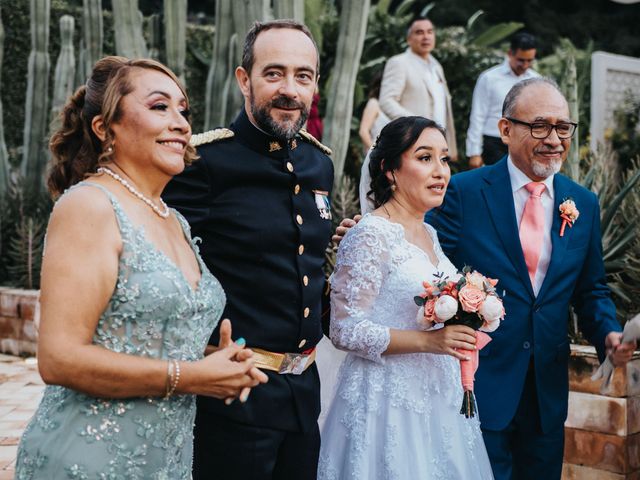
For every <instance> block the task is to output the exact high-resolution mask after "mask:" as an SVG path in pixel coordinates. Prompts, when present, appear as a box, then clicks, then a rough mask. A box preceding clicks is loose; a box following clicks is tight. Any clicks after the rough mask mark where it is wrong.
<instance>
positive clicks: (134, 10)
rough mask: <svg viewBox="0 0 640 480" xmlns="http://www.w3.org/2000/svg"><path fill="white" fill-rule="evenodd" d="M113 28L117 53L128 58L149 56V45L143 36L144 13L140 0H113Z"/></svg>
mask: <svg viewBox="0 0 640 480" xmlns="http://www.w3.org/2000/svg"><path fill="white" fill-rule="evenodd" d="M111 6H112V7H113V29H114V34H115V40H116V53H117V54H118V55H121V56H123V57H127V58H141V57H146V56H147V45H146V43H145V41H144V37H143V36H142V15H141V14H140V11H139V10H138V0H112V1H111Z"/></svg>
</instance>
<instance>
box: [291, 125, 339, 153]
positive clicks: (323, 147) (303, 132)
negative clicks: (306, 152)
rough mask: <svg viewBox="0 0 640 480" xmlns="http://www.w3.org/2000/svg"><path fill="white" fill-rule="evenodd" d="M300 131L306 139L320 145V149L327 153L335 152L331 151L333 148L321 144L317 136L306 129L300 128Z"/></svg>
mask: <svg viewBox="0 0 640 480" xmlns="http://www.w3.org/2000/svg"><path fill="white" fill-rule="evenodd" d="M298 133H300V136H301V137H302V138H303V139H304V140H306V141H307V142H309V143H310V144H312V145H315V146H316V147H318V148H319V149H320V150H322V151H323V152H324V153H326V154H327V155H331V154H332V153H333V152H331V149H330V148H329V147H327V146H326V145H323V144H321V143H320V142H319V141H318V139H317V138H316V137H314V136H313V135H311V134H310V133H309V132H307V131H306V130H305V129H302V130H300V132H298Z"/></svg>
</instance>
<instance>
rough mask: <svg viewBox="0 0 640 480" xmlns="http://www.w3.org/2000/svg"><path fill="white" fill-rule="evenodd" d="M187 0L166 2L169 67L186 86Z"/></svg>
mask: <svg viewBox="0 0 640 480" xmlns="http://www.w3.org/2000/svg"><path fill="white" fill-rule="evenodd" d="M186 37H187V0H164V39H165V51H166V54H167V66H168V67H169V68H170V69H171V70H173V72H174V73H175V74H176V75H177V76H178V78H180V80H181V81H182V83H183V84H184V80H185V79H184V61H185V57H186V55H187V40H186Z"/></svg>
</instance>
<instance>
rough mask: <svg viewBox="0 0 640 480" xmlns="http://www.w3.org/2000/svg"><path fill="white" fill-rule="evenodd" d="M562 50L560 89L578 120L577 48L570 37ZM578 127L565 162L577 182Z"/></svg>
mask: <svg viewBox="0 0 640 480" xmlns="http://www.w3.org/2000/svg"><path fill="white" fill-rule="evenodd" d="M560 51H561V52H562V59H563V63H564V68H563V70H564V71H563V74H562V80H561V83H560V90H562V93H563V94H564V96H565V98H566V99H567V103H568V104H569V117H570V118H571V120H572V121H574V122H578V121H579V120H580V119H579V116H580V104H579V103H580V102H579V98H578V74H577V71H576V48H575V46H574V45H573V43H571V41H570V40H568V39H562V40H561V41H560ZM579 133H580V132H578V129H576V132H575V133H574V134H573V139H572V140H571V149H570V150H569V155H568V156H567V160H566V161H565V164H564V171H565V173H566V174H567V176H568V177H569V178H571V179H573V180H575V181H576V182H578V181H580V136H579Z"/></svg>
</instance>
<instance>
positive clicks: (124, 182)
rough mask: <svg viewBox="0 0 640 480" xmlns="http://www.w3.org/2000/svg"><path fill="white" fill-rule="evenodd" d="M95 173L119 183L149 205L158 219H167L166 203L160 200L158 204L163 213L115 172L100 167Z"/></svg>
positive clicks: (167, 208) (167, 209)
mask: <svg viewBox="0 0 640 480" xmlns="http://www.w3.org/2000/svg"><path fill="white" fill-rule="evenodd" d="M97 171H98V173H106V174H107V175H109V176H110V177H111V178H113V179H114V180H116V181H117V182H119V183H121V184H122V186H123V187H124V188H126V189H127V190H129V191H130V192H131V193H132V194H133V195H134V196H136V197H138V198H139V199H140V200H142V201H143V202H144V203H146V204H147V205H149V206H150V207H151V209H152V210H153V211H154V212H156V213H157V214H158V215H159V216H160V217H162V218H167V217H169V207H168V206H167V204H166V203H164V201H163V200H162V199H160V204H161V205H162V208H163V209H164V211H162V210H160V209H159V208H158V206H157V205H156V204H155V203H153V202H152V201H151V200H149V199H148V198H147V197H145V196H144V195H143V194H142V193H140V192H139V191H138V190H136V188H135V187H134V186H133V185H131V184H130V183H129V182H127V181H126V180H125V179H124V178H122V177H121V176H120V175H118V174H117V173H116V172H114V171H113V170H111V169H110V168H107V167H100V168H98V170H97Z"/></svg>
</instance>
